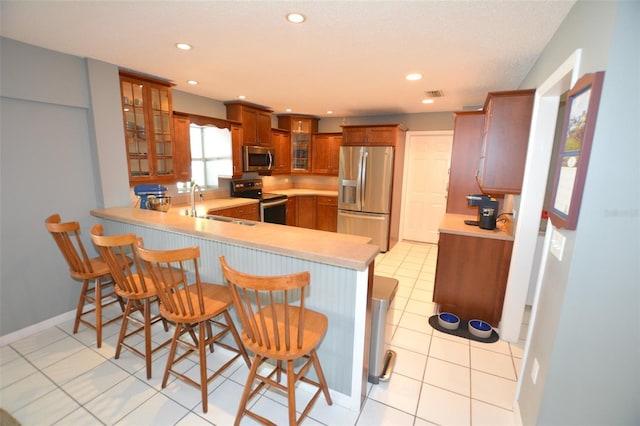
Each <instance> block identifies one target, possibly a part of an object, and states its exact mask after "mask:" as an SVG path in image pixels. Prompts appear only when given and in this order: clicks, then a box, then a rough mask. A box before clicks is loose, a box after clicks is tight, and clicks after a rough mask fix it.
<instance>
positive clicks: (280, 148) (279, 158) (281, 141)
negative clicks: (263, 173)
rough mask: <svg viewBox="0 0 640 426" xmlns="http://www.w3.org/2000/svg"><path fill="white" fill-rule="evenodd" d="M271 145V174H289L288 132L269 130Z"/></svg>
mask: <svg viewBox="0 0 640 426" xmlns="http://www.w3.org/2000/svg"><path fill="white" fill-rule="evenodd" d="M271 145H272V146H273V149H274V151H275V153H274V156H275V164H274V166H273V170H272V174H274V175H283V174H285V175H288V174H291V142H290V132H289V131H287V130H281V129H272V130H271Z"/></svg>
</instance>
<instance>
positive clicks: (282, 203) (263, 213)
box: [260, 198, 287, 225]
mask: <svg viewBox="0 0 640 426" xmlns="http://www.w3.org/2000/svg"><path fill="white" fill-rule="evenodd" d="M260 220H261V221H262V222H267V223H277V224H280V225H286V224H287V199H286V198H285V199H283V200H274V201H261V202H260Z"/></svg>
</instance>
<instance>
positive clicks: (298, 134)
mask: <svg viewBox="0 0 640 426" xmlns="http://www.w3.org/2000/svg"><path fill="white" fill-rule="evenodd" d="M318 121H319V119H318V118H316V117H313V116H309V115H279V116H278V127H279V128H281V129H286V130H289V131H290V132H291V137H290V141H291V173H292V174H306V173H310V172H311V165H312V164H311V144H312V140H311V136H312V135H313V134H314V133H317V132H318Z"/></svg>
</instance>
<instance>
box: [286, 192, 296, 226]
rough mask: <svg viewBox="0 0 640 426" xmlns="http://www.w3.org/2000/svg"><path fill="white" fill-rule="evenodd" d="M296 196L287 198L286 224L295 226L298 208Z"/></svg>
mask: <svg viewBox="0 0 640 426" xmlns="http://www.w3.org/2000/svg"><path fill="white" fill-rule="evenodd" d="M297 206H298V203H297V197H288V198H287V225H289V226H297V221H298V209H297Z"/></svg>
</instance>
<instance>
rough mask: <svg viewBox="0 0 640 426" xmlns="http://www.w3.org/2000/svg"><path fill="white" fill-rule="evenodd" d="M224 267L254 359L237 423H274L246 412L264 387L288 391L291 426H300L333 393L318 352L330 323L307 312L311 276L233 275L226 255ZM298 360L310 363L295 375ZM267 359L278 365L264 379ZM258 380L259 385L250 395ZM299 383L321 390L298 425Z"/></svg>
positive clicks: (317, 313)
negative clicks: (311, 372) (311, 371)
mask: <svg viewBox="0 0 640 426" xmlns="http://www.w3.org/2000/svg"><path fill="white" fill-rule="evenodd" d="M220 263H221V264H222V272H223V273H224V276H225V278H226V279H227V282H228V283H229V286H230V288H231V294H232V296H233V303H234V304H235V306H236V310H237V311H238V314H239V316H240V322H241V323H242V341H243V342H244V344H245V346H246V347H247V349H248V350H249V351H251V352H253V353H254V354H255V355H254V358H253V362H252V364H251V371H250V372H249V377H248V378H247V383H246V385H245V388H244V392H243V393H242V399H241V401H240V406H239V408H238V414H237V415H236V420H235V424H236V425H239V424H240V420H241V419H242V417H243V416H244V415H245V414H247V415H249V416H251V417H253V418H254V419H256V420H258V421H259V422H261V423H265V424H273V423H272V422H271V421H269V420H268V419H266V418H264V417H262V416H260V415H259V414H257V413H255V412H252V411H250V410H249V409H248V408H247V402H248V401H249V400H250V399H251V398H252V397H253V396H254V395H256V394H257V393H258V392H259V391H260V389H262V388H263V386H264V385H270V386H273V387H275V388H277V389H280V390H282V391H285V392H287V396H288V408H289V425H296V424H300V422H302V420H303V419H304V418H305V417H306V416H307V414H309V411H310V410H311V408H312V407H313V405H314V404H315V402H316V399H318V396H319V395H320V392H322V393H324V397H325V399H326V400H327V403H328V404H329V405H331V404H332V401H331V395H329V388H328V387H327V382H326V380H325V378H324V373H323V372H322V367H321V366H320V360H319V359H318V354H317V353H316V348H317V346H318V345H319V344H320V341H321V340H322V338H323V337H324V335H325V333H326V331H327V325H328V320H327V317H326V316H325V315H323V314H321V313H319V312H316V311H312V310H310V309H307V308H305V307H304V301H305V288H306V287H307V286H308V285H309V280H310V275H309V272H300V273H297V274H291V275H281V276H271V277H265V276H255V275H248V274H244V273H242V272H238V271H235V270H233V269H232V268H231V267H230V266H229V265H228V264H227V262H226V260H225V258H224V256H222V257H220ZM299 358H304V359H306V361H305V362H304V363H303V364H302V365H300V366H299V368H298V371H297V372H296V371H295V369H294V362H295V361H296V360H297V359H299ZM269 359H271V360H274V361H275V362H276V363H275V364H276V365H275V367H274V368H273V369H272V370H271V372H270V373H269V374H268V375H266V376H263V375H261V374H258V368H259V367H260V365H262V364H263V363H265V362H266V361H268V360H269ZM283 362H286V364H287V366H286V370H285V369H284V368H283V367H282V364H283ZM311 365H313V367H314V368H315V371H316V375H317V376H318V382H316V381H313V380H311V379H309V378H307V377H305V374H306V373H307V372H308V370H309V368H310V367H311ZM282 373H285V374H286V375H287V382H286V385H283V384H281V383H280V378H281V374H282ZM274 374H275V375H276V378H275V380H274V379H273V376H274ZM255 380H258V381H259V382H260V383H259V384H258V386H256V388H255V389H253V390H252V387H253V383H254V381H255ZM298 381H303V382H305V383H308V384H311V385H313V386H316V387H317V388H318V389H317V391H316V392H315V394H314V395H313V397H312V398H311V400H310V401H309V403H308V404H307V405H306V407H305V408H304V410H303V412H302V414H301V415H300V417H299V418H298V419H297V420H296V394H295V386H296V383H297V382H298Z"/></svg>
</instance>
